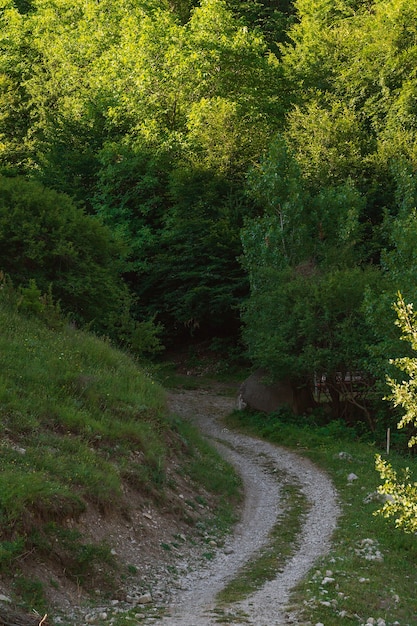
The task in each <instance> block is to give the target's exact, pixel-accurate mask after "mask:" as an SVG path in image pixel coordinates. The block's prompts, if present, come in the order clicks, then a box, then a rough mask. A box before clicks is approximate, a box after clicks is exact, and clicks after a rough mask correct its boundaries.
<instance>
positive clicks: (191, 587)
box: [162, 391, 339, 626]
mask: <svg viewBox="0 0 417 626" xmlns="http://www.w3.org/2000/svg"><path fill="white" fill-rule="evenodd" d="M169 402H170V407H171V410H172V411H173V412H175V413H177V414H178V415H180V416H181V417H183V418H186V419H189V420H192V421H193V422H194V423H196V424H197V425H198V427H199V428H200V430H201V431H202V433H203V434H204V435H205V436H206V437H207V438H209V439H211V440H212V442H213V443H214V445H215V446H216V447H217V448H218V450H219V451H220V453H221V454H222V455H223V456H224V457H225V458H226V459H227V460H228V461H229V462H230V463H231V464H232V465H233V466H234V467H235V469H236V470H237V471H238V472H239V474H240V475H241V477H242V480H243V484H244V490H245V502H244V509H243V512H242V516H241V519H240V521H239V523H238V524H237V525H236V527H235V530H234V533H233V535H232V536H231V537H230V538H229V539H228V541H227V542H226V544H225V546H224V547H223V548H222V550H221V551H220V550H219V551H218V553H217V554H216V556H215V558H214V559H213V560H212V561H211V562H210V563H209V564H208V565H207V567H204V569H201V570H199V571H197V572H193V573H192V574H189V575H187V576H185V577H184V578H183V579H182V580H181V584H180V586H181V591H180V593H178V594H177V595H176V596H175V597H174V598H173V601H172V603H171V605H170V607H169V608H168V615H167V616H166V617H164V618H163V619H162V624H163V626H214V625H215V624H218V623H219V621H218V620H219V616H218V614H217V613H216V595H217V594H218V592H219V591H221V589H223V588H224V586H225V585H226V584H227V583H228V582H229V581H230V580H231V579H232V578H234V577H235V576H236V574H237V572H238V571H239V569H240V568H241V567H242V565H243V564H244V563H246V562H247V561H248V560H249V559H250V558H251V557H253V556H254V555H255V554H256V553H257V552H258V551H259V550H260V548H262V547H263V546H265V545H267V543H268V535H269V533H270V531H271V529H272V527H273V526H274V525H275V523H276V521H277V518H278V516H279V515H280V514H282V512H283V509H282V506H283V505H282V502H281V498H280V491H281V485H280V483H279V481H278V480H277V477H279V476H280V475H281V476H282V474H284V475H285V477H286V480H287V481H290V482H294V483H296V484H297V485H298V486H299V487H300V488H301V490H302V492H303V493H304V495H305V497H306V498H307V500H308V502H309V505H310V509H309V512H308V514H307V515H306V518H305V521H304V525H303V530H302V532H301V535H300V537H299V541H298V542H297V543H298V546H299V547H298V549H297V550H296V552H295V554H294V556H293V557H292V558H291V559H290V560H289V561H288V562H287V564H286V565H285V567H284V569H283V571H282V572H279V573H277V576H276V578H275V579H274V580H273V581H269V582H267V583H266V584H265V585H264V586H263V587H262V588H261V589H259V590H258V591H256V592H254V593H253V594H251V595H250V596H249V597H248V598H246V599H245V600H243V601H240V602H237V603H234V604H233V605H231V606H230V614H229V616H228V623H232V624H235V625H236V626H240V625H242V626H243V625H246V626H247V625H252V626H282V625H284V624H287V623H288V614H287V613H286V606H287V604H288V601H289V597H290V593H291V590H292V588H293V587H294V586H295V585H296V584H297V583H298V582H299V581H300V580H301V579H302V578H303V577H304V576H305V575H306V574H307V572H308V571H309V570H310V569H311V568H312V567H313V565H314V563H315V561H316V560H317V559H318V558H319V557H320V556H322V555H324V554H325V553H326V552H327V551H328V550H329V548H330V541H331V535H332V533H333V530H334V529H335V527H336V523H337V518H338V515H339V507H338V503H337V494H336V492H335V489H334V487H333V485H332V483H331V481H330V479H329V478H328V476H327V475H326V474H325V473H324V472H322V471H321V470H320V469H319V468H317V467H316V466H315V465H314V464H313V463H311V462H310V461H309V460H308V459H305V458H303V457H301V456H299V455H297V454H296V453H294V452H291V451H289V450H286V449H284V448H280V447H278V446H274V445H272V444H269V443H268V442H264V441H261V440H259V439H255V438H253V437H248V436H246V435H242V434H239V433H236V432H234V431H229V430H228V429H226V428H224V427H222V426H221V425H220V424H219V423H218V422H217V421H216V418H218V417H220V416H222V415H226V414H228V413H230V412H231V411H232V410H233V408H234V401H233V399H230V398H227V397H223V396H217V395H213V394H210V393H208V392H202V391H186V392H182V393H176V394H171V395H170V397H169ZM266 465H268V468H267V467H266ZM271 467H272V468H275V469H276V470H277V476H274V473H273V472H271ZM292 620H293V621H292V623H294V618H293V617H292Z"/></svg>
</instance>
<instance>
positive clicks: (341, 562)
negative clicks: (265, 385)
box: [227, 412, 417, 626]
mask: <svg viewBox="0 0 417 626" xmlns="http://www.w3.org/2000/svg"><path fill="white" fill-rule="evenodd" d="M227 424H228V426H229V427H235V428H238V429H239V430H242V431H244V432H246V433H253V434H256V435H257V436H261V437H264V438H266V439H268V440H269V441H271V442H273V443H276V444H278V445H283V446H287V447H290V448H293V449H295V450H298V451H299V452H300V454H303V455H305V456H307V457H309V458H311V459H312V460H313V461H314V462H315V463H317V464H318V465H319V466H321V467H322V468H324V469H325V470H326V471H327V472H328V473H329V475H330V476H331V477H332V479H333V481H334V484H335V486H336V488H337V490H338V492H339V495H340V500H341V507H342V514H341V517H340V520H339V524H338V528H337V530H336V532H335V534H334V538H333V539H334V541H333V547H332V550H331V552H330V554H329V555H328V556H326V557H325V558H323V559H322V560H321V561H320V562H319V563H317V565H316V567H315V568H314V570H313V571H312V572H311V573H310V575H309V576H307V578H306V579H305V580H304V581H303V582H302V583H301V584H299V585H298V587H297V589H296V591H295V593H294V594H293V597H292V603H293V605H294V606H295V607H296V608H297V610H298V612H299V615H300V619H301V620H303V621H304V622H305V623H307V622H310V623H312V624H317V623H323V624H325V626H340V625H342V626H343V625H344V624H346V625H348V624H363V623H365V622H366V621H367V619H368V618H369V617H373V618H374V619H375V620H376V619H377V618H382V619H384V620H385V622H386V624H387V625H392V624H394V623H395V622H398V623H399V624H401V626H407V625H409V626H412V625H414V624H415V623H416V619H417V617H416V615H417V614H416V603H415V595H416V585H417V567H416V566H417V542H416V538H415V537H414V536H413V535H406V534H404V533H403V532H401V531H400V530H398V529H396V528H395V527H394V524H393V523H390V522H388V521H387V520H385V519H383V518H382V517H381V516H379V515H375V512H376V511H377V509H378V508H379V507H380V506H381V503H378V501H375V500H374V499H373V498H370V497H368V496H369V495H370V494H373V492H375V490H376V488H377V486H378V484H379V482H380V479H379V475H378V474H377V473H376V471H375V467H374V460H375V453H376V452H377V451H378V449H377V446H376V444H375V443H374V442H372V441H370V440H369V441H367V442H365V441H359V440H357V438H355V434H354V432H353V431H352V430H350V429H348V428H347V427H346V426H345V425H344V424H341V423H338V422H334V423H331V424H328V425H323V426H317V424H314V423H313V420H312V419H311V418H302V419H293V418H291V417H290V416H289V414H288V413H286V412H283V413H282V414H281V415H279V414H276V415H273V416H265V415H255V414H250V413H246V412H236V413H234V414H233V415H232V416H230V418H229V419H228V420H227ZM341 452H343V453H345V454H343V455H340V453H341ZM389 458H390V461H391V462H392V463H393V464H394V466H395V467H400V466H405V465H408V466H409V467H410V468H411V469H414V475H416V473H417V472H416V470H417V468H416V460H415V458H414V457H411V456H410V457H408V458H404V457H401V456H399V455H398V454H395V453H392V454H390V457H389ZM351 473H354V474H356V475H357V476H358V479H357V480H354V481H352V482H349V481H348V480H347V477H348V475H349V474H351ZM365 539H369V540H370V541H369V542H364V540H365ZM290 542H291V539H290ZM284 544H288V539H284ZM379 553H380V554H381V555H382V560H378V558H377V559H375V556H376V557H378V555H379ZM253 567H254V569H255V566H253ZM326 578H327V579H329V578H330V579H334V580H333V581H327V582H326V580H325V579H326Z"/></svg>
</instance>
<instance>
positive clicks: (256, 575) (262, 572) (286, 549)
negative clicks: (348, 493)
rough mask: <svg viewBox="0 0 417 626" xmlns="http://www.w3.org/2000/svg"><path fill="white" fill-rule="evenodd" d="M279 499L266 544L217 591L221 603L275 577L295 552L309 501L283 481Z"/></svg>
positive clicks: (238, 597) (248, 593)
mask: <svg viewBox="0 0 417 626" xmlns="http://www.w3.org/2000/svg"><path fill="white" fill-rule="evenodd" d="M279 479H280V481H282V480H284V477H283V476H282V475H281V476H280V477H279ZM281 499H282V508H283V509H284V512H283V513H282V515H280V517H279V518H278V521H277V523H276V524H275V525H274V528H273V529H272V531H271V532H270V536H269V541H268V544H267V546H266V547H265V548H263V549H262V550H261V551H260V552H259V554H257V555H256V557H254V558H253V559H252V560H250V561H249V562H248V563H246V564H245V565H244V567H243V568H242V569H241V570H240V571H239V572H238V573H237V575H236V577H235V578H234V579H232V580H231V581H230V582H229V583H228V584H227V585H226V587H225V588H224V589H222V591H221V592H220V593H219V594H218V596H217V600H218V601H219V602H220V604H221V605H223V604H226V605H227V604H230V603H233V602H238V601H239V600H243V599H244V598H246V597H247V596H248V595H250V594H251V593H253V592H254V591H256V590H257V589H260V588H261V587H262V586H263V585H264V584H265V583H266V582H268V581H269V580H274V578H275V577H276V575H277V572H279V571H281V570H282V569H283V567H284V565H285V564H286V562H287V561H288V559H289V558H290V557H291V556H292V555H293V554H294V552H295V549H296V547H297V539H298V537H299V533H300V531H301V529H302V521H303V518H304V516H305V515H306V513H307V511H308V503H307V500H306V498H305V496H304V495H303V493H302V492H301V490H300V488H299V487H298V486H297V485H295V484H289V483H288V484H284V485H283V487H282V489H281Z"/></svg>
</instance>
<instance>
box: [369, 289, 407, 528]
mask: <svg viewBox="0 0 417 626" xmlns="http://www.w3.org/2000/svg"><path fill="white" fill-rule="evenodd" d="M394 308H395V311H396V312H397V316H398V320H397V325H398V326H399V327H400V329H401V333H402V334H401V339H403V340H405V341H407V342H409V344H410V346H411V348H412V350H413V351H414V352H415V351H416V350H417V314H416V312H415V311H414V309H413V305H412V304H406V303H405V302H404V299H403V297H402V296H401V294H398V300H397V303H396V304H395V305H394ZM393 364H394V365H395V366H396V367H397V368H398V369H399V370H400V371H402V372H404V373H405V374H406V376H407V380H402V381H401V382H397V381H395V380H394V379H393V378H388V384H389V386H390V388H391V395H390V396H389V397H388V398H387V399H389V400H391V401H392V402H393V404H394V406H401V407H402V408H403V409H404V411H405V412H404V414H403V416H402V418H401V420H400V421H399V422H398V428H404V427H406V426H411V427H414V428H415V427H417V357H415V356H412V357H402V358H399V359H395V360H394V361H393ZM416 444H417V436H415V435H412V436H411V437H410V439H409V442H408V445H409V447H412V446H414V445H416ZM375 467H376V470H377V471H378V472H379V474H380V476H381V479H382V480H383V481H384V482H383V484H382V485H380V486H379V488H378V492H379V493H380V494H381V495H383V496H386V497H387V499H386V502H385V504H384V505H383V507H382V508H380V509H379V510H378V511H377V514H381V515H383V516H384V517H387V518H391V517H394V518H395V525H396V526H397V527H398V528H402V529H403V530H404V531H405V532H417V482H412V478H411V473H410V470H409V468H408V467H407V468H406V469H405V470H403V472H402V476H401V477H399V475H398V472H397V471H396V470H395V469H394V468H393V467H392V465H391V463H388V462H387V461H384V460H383V459H382V457H381V455H377V457H376V462H375Z"/></svg>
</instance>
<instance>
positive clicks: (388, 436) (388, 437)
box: [387, 428, 391, 454]
mask: <svg viewBox="0 0 417 626" xmlns="http://www.w3.org/2000/svg"><path fill="white" fill-rule="evenodd" d="M390 439H391V428H387V454H389V447H390Z"/></svg>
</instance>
